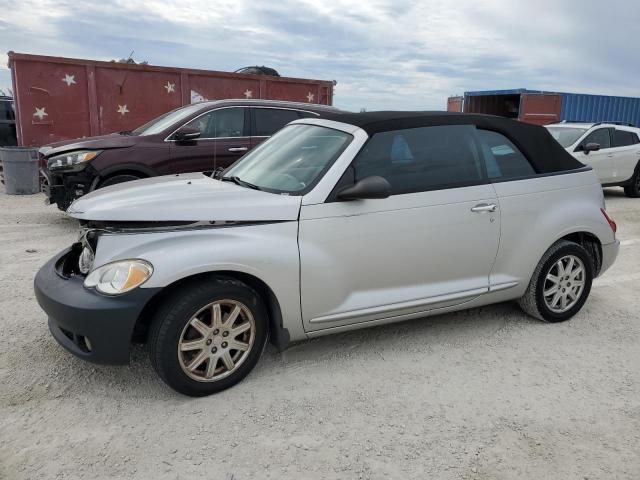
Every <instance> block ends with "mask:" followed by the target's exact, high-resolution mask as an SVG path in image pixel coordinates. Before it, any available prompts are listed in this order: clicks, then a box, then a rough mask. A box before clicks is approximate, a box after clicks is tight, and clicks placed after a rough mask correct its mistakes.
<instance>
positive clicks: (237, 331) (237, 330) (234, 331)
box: [231, 322, 251, 338]
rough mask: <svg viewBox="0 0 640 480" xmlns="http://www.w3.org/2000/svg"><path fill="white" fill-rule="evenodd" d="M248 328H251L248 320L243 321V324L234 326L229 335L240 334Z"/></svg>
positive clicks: (234, 336) (235, 335)
mask: <svg viewBox="0 0 640 480" xmlns="http://www.w3.org/2000/svg"><path fill="white" fill-rule="evenodd" d="M250 328H251V323H250V322H244V323H243V324H241V325H238V326H237V327H236V328H233V329H232V330H231V337H233V338H236V337H237V336H238V335H240V334H241V333H244V332H246V331H247V330H249V329H250Z"/></svg>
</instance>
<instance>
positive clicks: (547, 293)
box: [543, 285, 558, 297]
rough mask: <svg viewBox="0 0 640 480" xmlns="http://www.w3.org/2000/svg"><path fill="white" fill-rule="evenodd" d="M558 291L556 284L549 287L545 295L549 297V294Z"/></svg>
mask: <svg viewBox="0 0 640 480" xmlns="http://www.w3.org/2000/svg"><path fill="white" fill-rule="evenodd" d="M557 291H558V285H554V286H553V287H551V288H549V289H548V290H545V291H544V293H543V295H544V296H545V297H548V296H549V295H553V294H554V293H556V292H557Z"/></svg>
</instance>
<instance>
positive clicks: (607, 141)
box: [573, 128, 615, 183]
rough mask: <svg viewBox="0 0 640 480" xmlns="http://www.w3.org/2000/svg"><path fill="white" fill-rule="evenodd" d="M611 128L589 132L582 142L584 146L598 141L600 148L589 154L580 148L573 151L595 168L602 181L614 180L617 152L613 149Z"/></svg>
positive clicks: (582, 160) (581, 145)
mask: <svg viewBox="0 0 640 480" xmlns="http://www.w3.org/2000/svg"><path fill="white" fill-rule="evenodd" d="M610 130H611V129H610V128H599V129H597V130H594V131H592V132H591V133H589V134H588V135H587V136H586V137H585V138H584V140H582V142H580V147H584V146H585V145H586V144H587V143H597V144H598V145H600V150H597V151H594V152H589V153H587V154H585V153H584V152H583V151H580V150H578V151H576V152H574V153H573V155H574V156H575V157H576V158H577V159H578V160H579V161H581V162H582V163H584V164H586V165H589V166H591V168H593V171H594V172H595V173H596V175H597V176H598V179H599V180H600V182H601V183H608V182H612V181H613V180H614V176H613V170H614V168H613V166H614V157H615V153H614V152H613V151H612V150H611V133H610ZM580 147H578V148H580Z"/></svg>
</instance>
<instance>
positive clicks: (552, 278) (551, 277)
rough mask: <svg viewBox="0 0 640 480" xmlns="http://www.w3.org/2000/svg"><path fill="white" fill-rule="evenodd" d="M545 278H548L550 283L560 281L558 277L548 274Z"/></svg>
mask: <svg viewBox="0 0 640 480" xmlns="http://www.w3.org/2000/svg"><path fill="white" fill-rule="evenodd" d="M547 280H549V281H550V282H551V283H554V284H557V283H558V282H559V281H560V277H556V276H555V275H551V274H549V275H547Z"/></svg>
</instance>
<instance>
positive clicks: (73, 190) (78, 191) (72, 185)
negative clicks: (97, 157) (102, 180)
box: [40, 166, 99, 211]
mask: <svg viewBox="0 0 640 480" xmlns="http://www.w3.org/2000/svg"><path fill="white" fill-rule="evenodd" d="M40 174H41V175H42V186H41V190H42V192H43V193H44V194H45V196H46V200H45V203H48V204H51V203H55V204H56V205H57V206H58V208H59V209H60V210H63V211H64V210H66V209H67V208H69V205H71V203H72V202H73V201H74V200H75V199H77V198H80V197H82V196H83V195H85V194H87V193H89V192H91V191H92V190H94V189H95V187H96V184H97V183H98V180H99V177H98V175H97V174H96V172H95V171H94V170H93V168H91V166H87V168H85V169H84V170H81V171H79V172H65V173H55V172H51V171H50V170H47V169H41V170H40Z"/></svg>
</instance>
